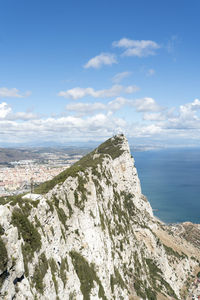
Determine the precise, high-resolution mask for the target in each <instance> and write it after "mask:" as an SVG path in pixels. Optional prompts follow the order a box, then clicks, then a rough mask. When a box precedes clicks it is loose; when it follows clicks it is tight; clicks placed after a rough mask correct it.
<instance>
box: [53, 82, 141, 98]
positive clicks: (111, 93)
mask: <svg viewBox="0 0 200 300" xmlns="http://www.w3.org/2000/svg"><path fill="white" fill-rule="evenodd" d="M138 90H139V88H138V87H137V86H135V85H131V86H127V87H124V86H122V85H113V86H112V87H111V88H110V89H104V90H94V89H93V88H91V87H88V88H80V87H76V88H73V89H70V90H67V91H61V92H59V93H58V96H61V97H65V98H70V99H73V100H77V99H81V98H83V97H86V96H91V97H94V98H111V97H116V96H119V95H120V93H127V94H131V93H134V92H136V91H138Z"/></svg>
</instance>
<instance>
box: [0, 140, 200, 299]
mask: <svg viewBox="0 0 200 300" xmlns="http://www.w3.org/2000/svg"><path fill="white" fill-rule="evenodd" d="M37 193H38V195H37V196H35V195H32V194H27V195H25V196H23V197H21V196H17V197H12V198H9V199H1V205H0V255H1V258H0V299H6V300H11V299H16V300H25V299H30V300H32V299H33V300H35V299H46V300H47V299H52V300H54V299H55V300H57V299H70V300H73V299H74V300H75V299H77V300H81V299H83V300H88V299H91V300H92V299H93V300H94V299H95V300H96V299H103V300H106V299H107V300H110V299H117V300H118V299H175V298H176V299H184V297H185V299H187V294H188V292H189V290H190V283H191V280H192V278H193V277H192V276H195V275H196V274H197V272H198V266H199V261H198V258H199V257H200V253H199V250H198V248H195V246H193V245H191V244H190V243H189V242H188V241H186V240H184V239H183V237H180V236H179V235H176V232H175V231H170V229H169V227H168V226H165V224H163V223H161V222H160V221H159V220H157V219H156V218H155V217H154V216H153V213H152V209H151V206H150V204H149V202H148V201H147V199H146V197H145V196H143V195H142V193H141V187H140V181H139V178H138V175H137V170H136V168H135V166H134V160H133V158H132V157H131V154H130V150H129V146H128V142H127V140H126V138H125V137H124V136H123V135H118V136H115V137H113V138H111V139H109V140H108V141H106V142H105V143H103V144H102V145H100V146H99V147H98V148H97V149H95V150H94V151H93V152H91V153H90V154H88V155H86V156H85V157H84V158H82V159H81V160H80V161H79V162H77V163H76V164H74V165H73V166H72V167H71V168H69V169H67V170H66V171H64V172H62V173H61V174H59V175H58V176H56V177H55V178H54V179H53V180H51V181H49V182H46V183H44V184H42V185H41V186H40V187H38V189H37ZM188 299H190V298H188Z"/></svg>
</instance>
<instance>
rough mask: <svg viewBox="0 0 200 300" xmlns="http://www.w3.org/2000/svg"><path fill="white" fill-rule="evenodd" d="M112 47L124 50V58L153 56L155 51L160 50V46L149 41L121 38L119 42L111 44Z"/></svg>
mask: <svg viewBox="0 0 200 300" xmlns="http://www.w3.org/2000/svg"><path fill="white" fill-rule="evenodd" d="M113 46H114V47H118V48H124V49H126V50H125V51H124V52H123V55H124V56H138V57H143V56H149V55H155V51H156V50H157V49H159V48H160V46H159V45H158V44H157V43H156V42H154V41H151V40H140V41H139V40H130V39H127V38H122V39H121V40H119V41H115V42H113Z"/></svg>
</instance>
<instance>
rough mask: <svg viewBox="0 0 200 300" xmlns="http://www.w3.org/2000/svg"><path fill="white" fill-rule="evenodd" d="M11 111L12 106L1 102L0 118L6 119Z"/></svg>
mask: <svg viewBox="0 0 200 300" xmlns="http://www.w3.org/2000/svg"><path fill="white" fill-rule="evenodd" d="M10 112H11V107H10V106H9V105H8V104H7V103H6V102H2V103H0V119H5V118H6V117H7V116H8V115H9V113H10Z"/></svg>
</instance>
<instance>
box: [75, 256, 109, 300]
mask: <svg viewBox="0 0 200 300" xmlns="http://www.w3.org/2000/svg"><path fill="white" fill-rule="evenodd" d="M70 256H71V258H72V263H73V265H74V268H75V270H76V273H77V275H78V278H79V280H80V283H81V292H82V294H83V300H90V292H91V289H92V288H93V287H94V281H96V283H97V284H98V285H99V293H98V296H99V298H102V299H103V300H106V299H107V298H106V296H105V292H104V288H103V286H102V284H101V281H100V280H99V278H98V277H97V274H96V272H95V269H94V265H93V264H90V265H89V263H88V262H87V260H86V259H85V258H84V257H83V256H82V255H81V254H80V253H78V252H75V251H71V252H70Z"/></svg>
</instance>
